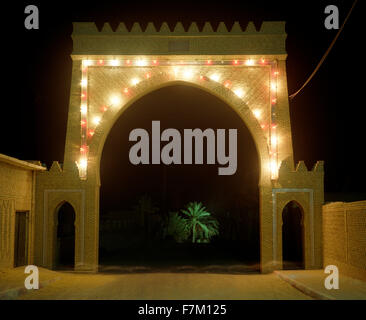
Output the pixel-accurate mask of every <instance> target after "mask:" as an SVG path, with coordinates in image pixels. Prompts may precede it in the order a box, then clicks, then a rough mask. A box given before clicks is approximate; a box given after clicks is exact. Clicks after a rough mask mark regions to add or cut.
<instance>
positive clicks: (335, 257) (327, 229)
mask: <svg viewBox="0 0 366 320" xmlns="http://www.w3.org/2000/svg"><path fill="white" fill-rule="evenodd" d="M323 259H324V260H323V261H324V266H327V265H330V264H333V265H336V266H337V267H338V268H339V272H340V273H341V274H342V273H343V274H346V275H349V276H351V277H354V278H359V279H362V280H366V201H357V202H350V203H346V202H334V203H330V204H326V205H324V206H323Z"/></svg>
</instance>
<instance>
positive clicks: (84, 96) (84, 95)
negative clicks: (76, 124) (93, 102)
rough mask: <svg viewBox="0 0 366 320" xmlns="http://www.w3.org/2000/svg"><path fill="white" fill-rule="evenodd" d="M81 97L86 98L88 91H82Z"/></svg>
mask: <svg viewBox="0 0 366 320" xmlns="http://www.w3.org/2000/svg"><path fill="white" fill-rule="evenodd" d="M81 99H83V100H85V99H86V93H85V92H82V93H81Z"/></svg>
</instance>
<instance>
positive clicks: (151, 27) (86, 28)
mask: <svg viewBox="0 0 366 320" xmlns="http://www.w3.org/2000/svg"><path fill="white" fill-rule="evenodd" d="M73 26H74V30H73V35H92V34H95V35H97V34H98V35H103V34H106V35H110V34H115V35H121V34H125V35H156V34H158V35H173V36H175V35H184V36H187V35H220V34H223V35H228V34H229V35H247V34H286V32H285V22H284V21H264V22H263V23H262V25H261V27H260V29H259V30H258V31H257V30H256V28H255V26H254V23H253V22H251V21H250V22H249V23H248V25H247V26H246V28H242V26H241V25H240V23H239V22H237V21H236V22H235V23H234V24H233V26H232V27H231V29H230V31H229V29H228V28H227V26H226V24H225V23H224V22H220V23H219V25H218V27H217V28H216V30H214V28H213V27H212V25H211V23H210V22H205V24H204V26H203V28H202V30H199V28H198V26H197V23H196V22H192V23H191V24H190V26H189V27H188V29H187V30H185V29H184V27H183V24H182V23H181V22H177V23H176V25H175V26H174V28H173V29H172V30H171V29H170V28H169V25H168V24H167V23H166V22H163V23H162V24H161V26H160V28H157V27H156V26H155V24H154V23H153V22H149V23H148V24H147V26H146V28H145V30H142V26H141V25H140V23H138V22H135V23H133V25H132V28H131V29H130V30H128V29H127V27H126V25H125V23H124V22H121V23H120V24H119V25H118V27H117V29H116V30H115V31H113V30H112V27H111V25H110V24H109V23H108V22H106V23H104V25H103V28H102V30H101V31H98V28H97V26H96V24H95V23H94V22H74V23H73Z"/></svg>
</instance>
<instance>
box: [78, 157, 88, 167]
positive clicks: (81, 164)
mask: <svg viewBox="0 0 366 320" xmlns="http://www.w3.org/2000/svg"><path fill="white" fill-rule="evenodd" d="M87 166H88V161H87V160H86V159H85V158H80V160H79V167H80V169H82V170H86V168H87Z"/></svg>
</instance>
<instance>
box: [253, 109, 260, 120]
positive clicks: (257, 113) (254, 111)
mask: <svg viewBox="0 0 366 320" xmlns="http://www.w3.org/2000/svg"><path fill="white" fill-rule="evenodd" d="M253 114H254V116H255V117H256V118H257V119H260V118H261V115H262V111H261V110H259V109H254V110H253Z"/></svg>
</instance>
